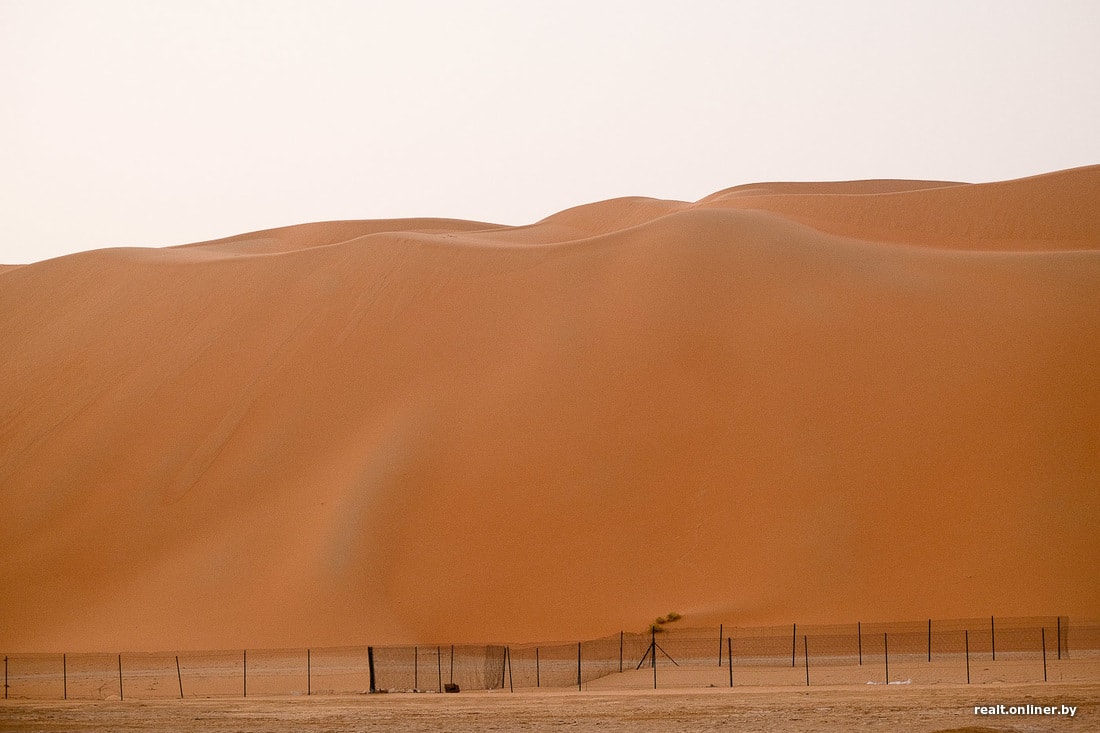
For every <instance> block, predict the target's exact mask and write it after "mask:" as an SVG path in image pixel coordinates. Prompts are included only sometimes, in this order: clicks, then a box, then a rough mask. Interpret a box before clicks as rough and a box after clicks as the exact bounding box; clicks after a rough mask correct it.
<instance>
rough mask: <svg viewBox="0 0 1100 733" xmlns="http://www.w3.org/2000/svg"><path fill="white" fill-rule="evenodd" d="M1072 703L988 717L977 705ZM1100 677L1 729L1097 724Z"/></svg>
mask: <svg viewBox="0 0 1100 733" xmlns="http://www.w3.org/2000/svg"><path fill="white" fill-rule="evenodd" d="M999 704H1003V705H1005V706H1012V705H1028V704H1030V705H1036V706H1055V707H1058V708H1059V709H1060V708H1061V706H1063V705H1070V706H1074V707H1076V708H1077V711H1076V715H1075V716H1074V717H1072V718H1070V717H1068V716H1063V715H999V716H984V715H977V714H975V712H974V706H976V705H999ZM1098 727H1100V684H1047V685H1043V684H1025V685H1013V684H1003V685H982V686H980V687H977V686H973V685H972V686H966V685H936V686H927V687H926V686H890V687H887V686H877V687H875V686H843V687H829V688H817V689H814V688H810V689H805V690H798V689H793V688H790V687H785V688H773V687H756V688H736V689H734V690H730V689H729V688H726V689H721V688H712V689H703V690H682V689H681V690H656V691H654V690H648V691H641V690H619V691H607V692H592V691H585V692H580V691H573V692H530V691H525V692H515V693H509V692H501V691H496V692H476V693H466V692H463V693H460V694H457V695H440V694H436V693H432V694H418V695H414V694H390V695H361V696H340V697H295V698H287V697H280V698H257V699H247V700H245V699H236V700H212V699H205V700H190V699H189V700H158V701H140V700H139V701H125V702H119V701H110V702H87V701H81V702H61V701H58V702H42V701H25V700H7V701H2V702H0V731H28V732H30V731H104V732H105V731H135V730H141V731H182V730H186V731H196V732H197V733H202V732H205V731H211V732H213V731H276V732H282V731H286V732H287V733H289V732H290V731H326V732H330V733H340V732H342V731H426V730H428V731H473V730H477V731H514V730H569V731H600V732H601V733H606V732H607V731H703V730H737V731H797V732H802V731H807V732H808V731H853V730H859V731H862V733H874V732H876V731H883V732H884V733H885V732H887V731H888V732H890V733H894V732H895V731H913V732H915V733H926V732H930V731H970V732H971V733H977V732H978V731H1095V730H1097V729H1098Z"/></svg>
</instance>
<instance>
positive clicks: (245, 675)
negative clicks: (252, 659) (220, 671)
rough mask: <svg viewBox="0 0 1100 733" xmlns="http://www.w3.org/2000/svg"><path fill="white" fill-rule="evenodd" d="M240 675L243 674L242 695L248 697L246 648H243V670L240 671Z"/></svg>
mask: <svg viewBox="0 0 1100 733" xmlns="http://www.w3.org/2000/svg"><path fill="white" fill-rule="evenodd" d="M242 676H243V679H244V689H243V692H244V695H243V697H248V650H247V649H245V650H244V669H243V672H242Z"/></svg>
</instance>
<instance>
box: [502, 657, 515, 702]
mask: <svg viewBox="0 0 1100 733" xmlns="http://www.w3.org/2000/svg"><path fill="white" fill-rule="evenodd" d="M504 654H505V655H506V656H507V657H508V692H515V691H516V690H515V688H514V687H512V648H511V647H507V646H506V647H504Z"/></svg>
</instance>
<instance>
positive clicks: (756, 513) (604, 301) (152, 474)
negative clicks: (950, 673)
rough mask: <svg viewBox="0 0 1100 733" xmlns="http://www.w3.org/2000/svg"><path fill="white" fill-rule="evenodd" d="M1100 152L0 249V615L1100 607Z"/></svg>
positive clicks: (286, 618) (758, 617) (136, 632)
mask: <svg viewBox="0 0 1100 733" xmlns="http://www.w3.org/2000/svg"><path fill="white" fill-rule="evenodd" d="M1097 201H1100V167H1090V168H1082V169H1074V170H1070V171H1063V172H1059V173H1052V174H1047V175H1044V176H1037V177H1034V178H1028V179H1022V180H1018V181H1008V182H1004V183H996V184H980V185H970V184H957V183H946V182H914V181H881V182H867V181H865V182H853V183H848V184H845V183H831V184H762V185H760V186H752V187H740V188H736V189H729V190H727V191H723V192H719V193H717V194H714V195H712V196H710V197H707V198H706V199H703V200H701V201H699V202H696V203H685V202H675V201H656V200H652V199H641V198H633V199H617V200H612V201H607V202H601V203H598V204H592V205H589V206H581V207H577V208H575V209H570V210H568V211H565V212H562V213H560V214H557V215H554V216H552V217H549V218H547V219H545V220H543V221H542V222H538V223H536V224H533V225H530V226H526V227H501V226H494V225H490V224H483V223H476V222H460V221H449V220H432V219H422V220H402V221H385V222H381V221H362V222H330V223H322V224H307V225H301V226H296V227H288V228H285V229H276V230H270V231H266V232H258V233H253V234H247V235H242V236H239V237H232V238H228V239H224V240H218V241H216V242H207V243H198V244H194V245H187V246H184V247H177V248H168V249H160V250H155V249H115V250H99V251H92V252H86V253H82V254H76V255H71V256H68V257H62V258H58V259H54V260H49V261H45V262H40V263H35V264H32V265H26V266H22V267H13V268H7V269H3V270H0V343H2V344H3V345H4V346H3V349H4V351H3V353H4V356H3V369H2V370H0V516H3V517H4V518H5V521H4V522H2V523H0V545H2V546H3V548H4V551H3V553H0V588H2V589H3V592H2V593H0V649H3V650H5V651H11V652H15V651H27V650H36V651H50V650H57V651H62V650H66V651H79V650H102V649H172V648H223V647H224V648H240V647H245V646H251V647H259V646H276V647H287V646H296V645H307V644H308V645H315V646H316V645H335V644H355V643H367V642H371V643H387V642H398V641H410V642H411V641H417V642H433V641H434V642H440V641H447V642H449V641H467V640H468V641H488V640H504V641H525V640H536V639H565V638H579V637H584V636H595V635H603V634H607V633H611V632H613V631H616V630H618V629H620V628H627V629H634V628H640V627H643V626H644V625H645V624H646V623H648V621H650V620H651V619H652V618H653V617H654V616H656V615H658V614H660V613H664V612H666V611H668V610H672V609H675V610H677V611H679V612H681V613H684V614H685V615H686V616H687V618H688V620H689V621H690V619H691V618H692V615H693V614H694V615H695V616H696V617H698V618H702V617H707V618H722V619H724V620H725V621H726V622H727V623H735V624H756V623H787V622H790V621H799V622H831V621H852V620H855V619H857V618H862V619H864V620H867V619H878V620H887V619H906V618H927V617H936V618H947V617H956V616H982V615H988V614H990V613H996V614H998V615H1026V614H1054V613H1058V614H1070V615H1071V616H1073V615H1077V616H1081V615H1084V616H1089V617H1097V616H1100V591H1098V590H1097V589H1100V540H1098V539H1097V533H1096V527H1097V526H1100V494H1098V492H1097V490H1096V489H1097V486H1100V295H1098V294H1100V213H1098V212H1100V208H1098V207H1097V206H1096V202H1097Z"/></svg>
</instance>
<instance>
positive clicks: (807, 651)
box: [802, 636, 810, 687]
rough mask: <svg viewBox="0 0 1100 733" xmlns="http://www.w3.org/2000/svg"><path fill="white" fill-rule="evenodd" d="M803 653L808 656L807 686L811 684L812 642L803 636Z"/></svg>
mask: <svg viewBox="0 0 1100 733" xmlns="http://www.w3.org/2000/svg"><path fill="white" fill-rule="evenodd" d="M802 653H803V654H804V655H805V657H806V687H809V686H810V642H809V641H807V640H806V637H805V636H803V637H802Z"/></svg>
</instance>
